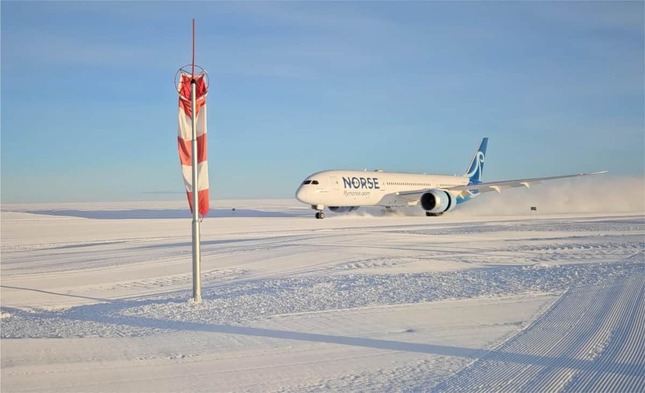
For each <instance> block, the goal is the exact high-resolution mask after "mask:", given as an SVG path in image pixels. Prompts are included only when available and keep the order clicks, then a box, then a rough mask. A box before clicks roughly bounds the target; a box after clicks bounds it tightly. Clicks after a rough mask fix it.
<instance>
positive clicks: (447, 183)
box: [296, 170, 469, 209]
mask: <svg viewBox="0 0 645 393" xmlns="http://www.w3.org/2000/svg"><path fill="white" fill-rule="evenodd" d="M468 181H469V179H468V178H467V177H462V176H446V175H425V174H413V173H399V172H383V171H373V172H368V171H348V170H332V171H323V172H318V173H314V174H313V175H311V176H309V177H308V178H307V179H305V181H304V182H303V183H302V184H301V185H300V187H299V188H298V190H297V191H296V198H297V199H298V200H299V201H300V202H303V203H306V204H309V205H311V206H312V207H313V208H318V209H322V208H323V207H325V206H331V207H336V206H338V207H344V206H388V207H389V206H392V207H395V206H408V205H410V203H409V200H407V199H405V198H400V197H399V194H402V193H406V192H413V191H419V190H429V189H443V188H450V187H454V186H461V185H466V184H468Z"/></svg>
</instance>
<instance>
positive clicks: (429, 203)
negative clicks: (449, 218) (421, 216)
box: [420, 190, 457, 215]
mask: <svg viewBox="0 0 645 393" xmlns="http://www.w3.org/2000/svg"><path fill="white" fill-rule="evenodd" d="M420 202H421V207H422V208H423V210H425V211H426V214H427V215H440V214H442V213H445V212H447V211H448V210H452V209H453V208H454V207H455V205H456V204H457V203H456V201H455V197H453V196H452V194H450V193H449V192H447V191H444V190H430V191H428V192H426V193H425V194H423V195H421V200H420Z"/></svg>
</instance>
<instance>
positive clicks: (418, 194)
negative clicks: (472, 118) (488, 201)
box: [296, 138, 607, 219]
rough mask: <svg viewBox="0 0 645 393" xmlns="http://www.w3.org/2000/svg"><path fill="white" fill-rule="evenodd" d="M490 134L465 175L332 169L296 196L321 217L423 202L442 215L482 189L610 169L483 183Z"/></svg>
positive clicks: (431, 212)
mask: <svg viewBox="0 0 645 393" xmlns="http://www.w3.org/2000/svg"><path fill="white" fill-rule="evenodd" d="M487 146H488V138H484V139H482V141H481V144H480V145H479V148H478V149H477V150H476V151H475V154H474V156H473V158H472V160H471V161H470V164H469V165H468V169H467V170H466V172H465V173H464V174H463V175H461V176H449V175H427V174H415V173H402V172H384V171H382V170H380V169H379V170H376V171H374V172H367V171H352V170H330V171H322V172H317V173H314V174H313V175H311V176H308V177H307V178H306V179H305V180H304V181H303V182H302V184H301V185H300V187H298V190H297V191H296V199H298V200H299V201H300V202H302V203H306V204H308V205H310V206H311V208H312V209H314V210H316V218H317V219H323V218H325V214H324V212H323V209H324V208H325V207H327V208H328V209H329V210H331V211H332V212H335V213H347V212H351V211H354V210H356V209H358V208H359V207H361V206H382V207H384V208H385V209H386V211H392V209H393V208H397V207H409V206H421V208H422V209H423V210H425V212H426V216H440V215H442V214H443V213H446V212H448V211H450V210H452V209H454V208H455V207H456V206H457V205H460V204H462V203H464V202H467V201H469V200H471V199H473V198H475V197H477V196H479V195H481V193H483V192H488V191H496V192H498V193H501V192H502V190H504V189H507V188H514V187H526V188H529V186H530V185H531V184H537V183H540V182H542V181H545V180H554V179H564V178H567V177H576V176H588V175H599V174H602V173H606V172H607V171H600V172H593V173H578V174H571V175H561V176H551V177H536V178H530V179H516V180H504V181H493V182H482V174H483V172H484V161H485V158H486V147H487Z"/></svg>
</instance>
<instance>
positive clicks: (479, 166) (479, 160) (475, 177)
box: [464, 138, 488, 184]
mask: <svg viewBox="0 0 645 393" xmlns="http://www.w3.org/2000/svg"><path fill="white" fill-rule="evenodd" d="M487 146H488V138H484V139H482V143H481V145H479V149H477V151H476V152H475V155H474V156H473V159H472V161H470V165H468V169H467V170H466V173H464V176H465V177H468V178H470V181H469V182H468V184H477V183H481V181H482V174H483V173H484V160H485V158H486V147H487Z"/></svg>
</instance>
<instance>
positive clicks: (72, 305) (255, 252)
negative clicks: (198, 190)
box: [0, 199, 645, 392]
mask: <svg viewBox="0 0 645 393" xmlns="http://www.w3.org/2000/svg"><path fill="white" fill-rule="evenodd" d="M214 205H215V206H214V207H213V210H212V213H211V215H210V216H209V218H207V219H206V220H205V221H204V222H203V224H202V289H203V290H202V296H203V302H202V303H201V304H195V303H193V302H192V301H190V298H191V296H192V273H191V263H192V261H191V239H190V228H191V223H190V215H189V213H188V212H187V210H186V207H185V204H184V203H183V202H167V203H163V202H154V203H143V202H141V203H111V204H107V203H104V204H101V205H92V204H70V205H62V204H60V205H44V204H43V205H3V206H2V244H1V252H2V263H1V271H0V272H1V274H2V277H1V278H2V282H1V296H2V299H1V300H2V314H1V323H2V325H1V327H2V330H1V338H2V340H1V366H2V374H1V377H2V379H1V382H0V383H1V388H2V391H3V392H26V391H29V392H34V391H55V392H177V391H185V392H189V391H190V392H200V391H201V392H214V391H235V392H240V391H257V392H266V391H269V392H270V391H281V392H310V391H334V392H337V391H379V392H381V391H494V392H499V391H549V392H552V391H564V392H569V391H571V392H577V391H603V392H604V391H618V392H638V391H645V303H644V299H643V295H644V290H645V256H644V252H643V248H644V245H645V221H644V215H643V212H642V211H636V212H631V213H630V212H625V213H575V214H562V213H550V212H548V211H547V212H542V210H541V209H540V210H538V213H534V214H533V215H528V214H526V215H517V214H516V215H500V214H499V212H498V211H495V213H491V212H493V211H494V209H493V210H484V213H482V211H481V210H480V211H477V210H476V209H477V205H474V206H475V208H474V209H475V210H468V209H464V210H463V211H455V212H454V213H453V214H447V215H444V216H442V217H436V218H427V217H423V216H418V215H414V214H413V215H412V216H404V215H400V214H397V215H383V214H381V213H380V211H378V210H374V209H372V210H369V209H367V212H364V211H363V212H361V211H360V210H359V212H358V213H357V214H351V215H348V216H342V215H334V214H329V215H328V218H327V219H325V220H315V219H314V218H313V211H312V210H310V209H307V208H306V207H305V206H302V205H300V204H299V203H297V202H296V201H291V200H287V201H225V202H215V203H214ZM636 206H639V205H638V203H636ZM640 206H641V207H642V199H640ZM498 208H499V206H498ZM233 209H235V210H233ZM485 212H488V214H486V213H485ZM491 214H495V215H491Z"/></svg>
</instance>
